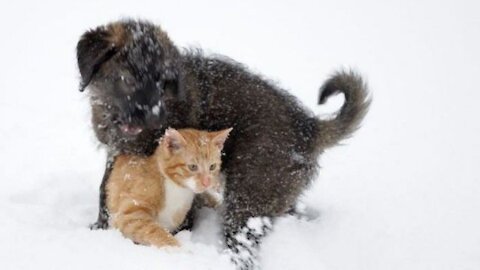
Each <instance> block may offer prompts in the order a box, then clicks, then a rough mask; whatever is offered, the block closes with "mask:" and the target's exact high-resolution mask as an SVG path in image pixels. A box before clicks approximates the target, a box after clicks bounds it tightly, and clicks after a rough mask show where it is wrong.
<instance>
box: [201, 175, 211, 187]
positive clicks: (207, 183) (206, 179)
mask: <svg viewBox="0 0 480 270" xmlns="http://www.w3.org/2000/svg"><path fill="white" fill-rule="evenodd" d="M202 185H203V186H204V187H208V186H210V177H208V176H205V177H203V178H202Z"/></svg>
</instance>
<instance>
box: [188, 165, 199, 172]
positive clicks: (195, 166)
mask: <svg viewBox="0 0 480 270" xmlns="http://www.w3.org/2000/svg"><path fill="white" fill-rule="evenodd" d="M188 169H189V170H190V171H192V172H194V171H196V170H198V166H197V165H196V164H189V165H188Z"/></svg>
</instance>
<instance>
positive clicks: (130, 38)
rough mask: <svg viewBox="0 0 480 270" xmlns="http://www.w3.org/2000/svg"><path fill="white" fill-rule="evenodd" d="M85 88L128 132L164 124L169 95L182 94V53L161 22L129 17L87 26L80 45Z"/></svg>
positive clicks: (113, 121) (113, 119)
mask: <svg viewBox="0 0 480 270" xmlns="http://www.w3.org/2000/svg"><path fill="white" fill-rule="evenodd" d="M77 61H78V67H79V70H80V74H81V83H80V91H83V90H84V89H85V88H87V87H88V88H89V91H90V94H91V98H92V101H93V103H94V104H95V105H97V106H101V107H102V108H103V111H104V115H105V116H104V117H108V118H109V119H108V120H109V122H110V123H113V124H114V126H115V128H117V129H118V130H119V131H120V132H121V133H123V134H124V135H125V136H135V135H137V134H139V133H141V132H142V131H143V130H144V129H148V128H158V127H159V126H160V125H161V124H162V122H163V120H164V118H165V113H166V112H165V107H164V101H165V95H169V96H170V95H173V96H176V95H179V91H181V87H180V86H179V81H180V79H179V76H180V74H179V53H178V50H177V49H176V47H175V46H174V45H173V43H172V42H171V41H170V39H169V38H168V36H167V34H166V33H165V32H163V31H162V30H161V29H160V28H159V27H157V26H154V25H153V24H151V23H148V22H144V21H133V20H125V21H119V22H115V23H112V24H108V25H106V26H100V27H97V28H96V29H93V30H90V31H87V32H86V33H84V34H83V35H82V37H81V38H80V41H79V42H78V44H77Z"/></svg>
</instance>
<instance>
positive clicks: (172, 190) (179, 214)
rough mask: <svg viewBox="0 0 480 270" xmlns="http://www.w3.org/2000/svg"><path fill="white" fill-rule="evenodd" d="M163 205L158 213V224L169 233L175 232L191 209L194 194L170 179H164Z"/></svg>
mask: <svg viewBox="0 0 480 270" xmlns="http://www.w3.org/2000/svg"><path fill="white" fill-rule="evenodd" d="M164 183H165V184H164V185H165V203H164V207H163V208H162V209H161V210H160V212H159V213H158V223H160V225H162V227H164V228H165V229H167V230H169V231H173V230H175V229H176V228H177V227H178V226H180V224H181V223H182V222H183V220H184V219H185V216H186V214H187V213H188V211H189V210H190V208H191V207H192V202H193V198H194V196H195V194H194V193H193V191H191V190H190V189H188V188H184V187H181V186H179V185H177V184H176V183H175V182H173V181H172V180H171V179H165V181H164Z"/></svg>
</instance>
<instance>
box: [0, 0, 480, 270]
mask: <svg viewBox="0 0 480 270" xmlns="http://www.w3.org/2000/svg"><path fill="white" fill-rule="evenodd" d="M479 8H480V4H479V3H478V1H473V0H471V1H467V0H461V1H453V0H452V1H445V0H436V1H433V0H432V1H429V0H425V1H378V0H367V1H353V0H340V1H338V0H335V1H333V0H327V1H299V0H297V1H262V2H261V3H260V2H259V1H253V0H247V1H242V2H236V3H231V2H227V1H220V0H214V1H211V2H209V3H201V2H200V1H182V2H181V3H176V2H175V1H168V2H165V3H160V2H158V1H135V2H131V3H127V2H126V1H113V0H108V1H101V2H99V1H93V0H86V1H76V2H68V1H53V0H51V1H31V2H28V1H15V2H11V3H8V5H7V4H6V3H4V4H2V5H1V8H0V21H1V23H0V33H1V36H2V37H3V38H2V42H0V59H2V60H1V61H0V74H1V75H0V123H1V124H0V164H1V170H0V268H1V269H33V268H35V269H102V268H103V269H166V268H167V267H170V268H175V269H233V268H232V266H231V265H230V263H229V259H228V256H227V254H226V252H225V251H224V250H223V249H222V243H221V237H220V236H219V235H220V234H221V229H220V226H219V223H220V220H219V218H218V216H217V215H216V214H215V212H214V211H213V210H210V209H204V210H203V211H202V214H201V216H200V218H199V222H198V223H197V225H196V227H195V229H194V230H193V232H181V233H180V234H179V235H177V238H178V239H179V240H180V242H181V243H182V244H183V247H182V248H180V249H171V250H159V249H155V248H151V247H144V246H139V245H134V244H132V243H131V242H130V241H128V240H126V239H124V238H123V237H122V236H121V234H120V233H119V232H117V231H114V230H108V231H90V230H89V229H88V224H89V223H91V222H93V221H94V220H95V218H96V214H97V200H98V186H99V184H100V180H101V176H102V174H103V169H104V163H105V153H104V152H103V151H102V150H99V149H98V147H97V143H96V139H95V138H94V135H93V132H92V129H91V127H90V124H89V111H88V106H89V104H88V99H87V98H86V93H80V92H78V86H79V75H78V70H77V69H76V59H75V46H76V42H77V40H78V38H79V36H80V35H81V34H82V33H83V32H84V31H85V30H87V29H88V28H91V27H94V26H97V25H99V24H102V23H105V22H108V21H111V20H113V19H117V18H120V17H122V16H133V17H138V18H140V17H141V18H147V19H150V20H152V21H154V22H155V23H159V24H161V25H162V27H163V29H165V30H166V31H167V32H168V33H169V34H170V37H171V39H172V40H173V41H174V42H175V43H176V44H177V45H179V46H189V45H194V46H201V47H203V48H205V49H206V50H207V51H208V52H212V53H220V54H225V55H227V56H229V57H231V58H233V59H235V60H237V61H240V62H242V63H245V64H246V65H248V66H249V67H250V68H251V69H252V70H255V71H257V72H261V73H262V74H264V75H265V76H266V77H268V78H271V79H272V80H274V81H276V82H278V83H279V84H280V85H282V86H284V87H285V88H287V89H290V91H291V92H292V93H293V94H294V95H296V96H298V97H299V98H300V99H301V100H302V101H303V102H304V103H305V105H306V106H308V107H310V108H311V109H312V110H314V111H315V113H318V114H323V113H325V112H332V111H334V110H335V108H338V105H339V104H341V101H340V102H338V100H341V97H336V99H335V100H333V101H334V102H329V104H327V105H328V106H326V107H325V108H320V107H318V106H316V104H315V103H316V100H317V97H318V93H317V89H318V87H319V86H320V84H321V82H322V81H324V80H325V79H326V78H327V76H328V75H329V74H331V73H332V72H333V71H334V70H336V69H338V68H341V67H353V68H356V69H358V70H359V71H360V72H361V73H362V74H363V75H364V76H365V77H366V79H367V80H368V82H369V86H370V89H371V90H372V93H373V103H372V107H371V110H370V112H369V114H368V115H367V118H366V119H365V121H364V124H363V127H362V128H361V129H360V130H359V132H357V134H356V135H355V136H354V137H353V138H352V139H350V140H348V141H346V142H345V143H344V144H343V146H339V147H336V148H332V149H331V150H329V151H327V152H326V153H325V154H324V155H323V156H322V158H321V161H320V164H321V166H322V169H321V171H320V174H319V177H318V179H317V181H314V184H313V185H312V187H311V188H310V189H309V190H308V191H307V192H306V193H305V194H304V196H303V198H302V202H303V204H305V206H306V212H307V213H306V215H307V217H306V218H297V217H291V216H289V217H284V218H281V219H279V220H277V221H276V222H275V224H274V226H273V231H272V232H271V233H270V234H269V236H267V237H266V238H265V241H264V243H263V244H262V249H261V252H260V260H261V263H262V265H263V269H266V270H269V269H319V270H330V269H342V270H349V269H352V270H362V269H365V270H383V269H402V270H403V269H408V270H415V269H419V270H424V269H436V270H442V269H456V270H458V269H460V270H463V269H464V270H467V269H480V230H479V229H478V228H480V196H479V194H480V173H479V169H478V164H479V161H480V151H479V150H480V142H479V140H478V135H479V131H480V121H478V119H477V117H478V115H479V113H480V109H479V107H478V100H479V98H480V94H479V91H478V83H477V77H478V76H479V74H480V64H479V63H480V51H479V50H478V48H480V37H479V35H478V30H479V29H480V19H479V16H478V10H479ZM332 106H333V107H332Z"/></svg>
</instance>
